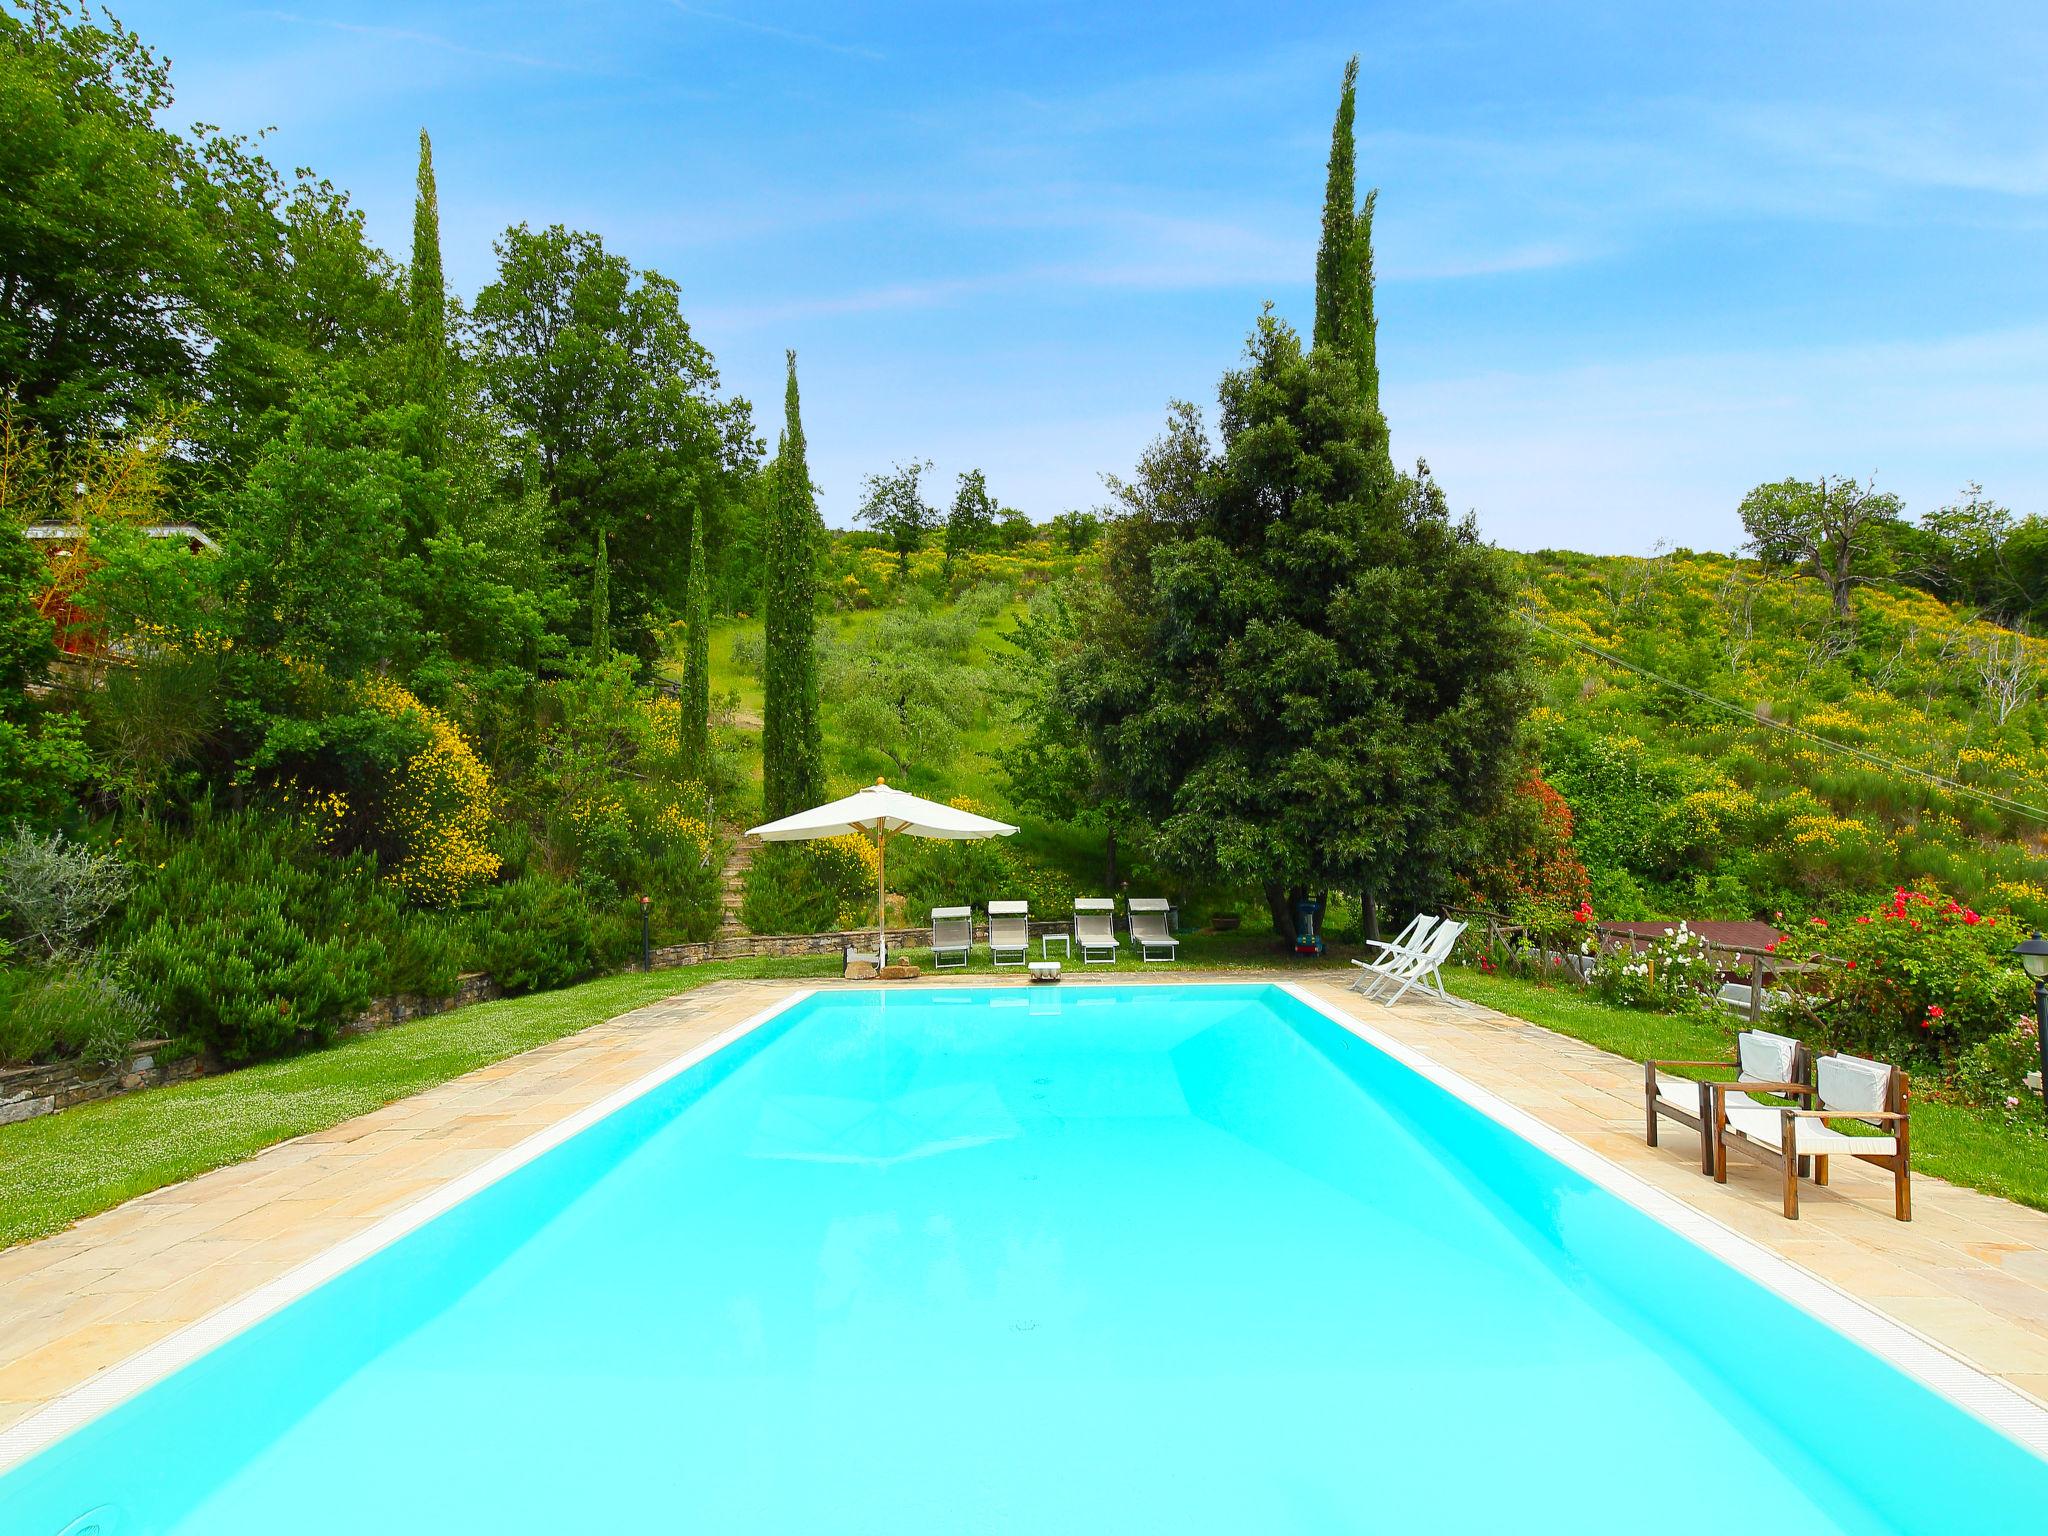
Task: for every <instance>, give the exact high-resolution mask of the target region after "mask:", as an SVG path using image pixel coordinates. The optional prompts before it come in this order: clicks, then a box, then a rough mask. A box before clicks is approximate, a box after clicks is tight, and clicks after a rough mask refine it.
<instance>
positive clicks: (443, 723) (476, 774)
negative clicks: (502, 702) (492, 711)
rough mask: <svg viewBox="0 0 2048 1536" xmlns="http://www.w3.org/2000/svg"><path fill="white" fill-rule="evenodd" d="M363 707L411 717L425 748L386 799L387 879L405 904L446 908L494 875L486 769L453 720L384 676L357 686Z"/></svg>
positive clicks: (490, 798) (415, 755) (395, 716)
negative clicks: (392, 845) (390, 853)
mask: <svg viewBox="0 0 2048 1536" xmlns="http://www.w3.org/2000/svg"><path fill="white" fill-rule="evenodd" d="M361 692H362V697H363V700H364V702H365V703H367V704H368V705H370V707H371V708H373V709H375V710H377V711H378V712H379V713H381V714H384V715H386V716H389V717H391V718H393V719H398V718H402V717H403V718H410V719H411V721H412V722H413V723H414V724H416V725H418V726H419V727H420V728H421V729H423V730H424V731H425V733H426V738H427V739H426V745H425V746H423V747H421V748H420V749H419V750H418V751H417V752H415V753H413V755H412V757H411V758H410V759H409V760H408V761H407V762H406V764H405V767H404V770H403V772H402V773H401V775H400V777H399V780H398V783H397V784H396V785H394V786H393V787H392V790H391V793H390V795H389V797H388V798H387V801H386V814H387V817H388V819H389V822H390V827H389V831H390V832H391V834H392V835H393V837H394V839H395V840H396V841H397V843H398V845H399V847H400V850H401V851H400V855H399V862H398V867H397V869H396V870H395V871H394V872H393V878H394V879H396V880H397V882H398V884H399V886H400V888H401V889H402V890H404V892H405V894H406V897H407V899H408V900H411V901H414V902H417V903H418V904H419V905H421V906H428V907H446V906H453V905H454V904H456V903H457V902H459V901H461V900H462V898H463V897H464V896H466V895H467V894H468V893H469V892H470V891H472V890H473V889H475V888H476V887H477V886H478V885H480V884H482V883H483V882H484V881H487V880H489V879H491V878H492V877H493V876H495V875H496V874H497V873H498V866H499V859H498V856H497V854H496V853H494V852H492V851H491V845H490V833H491V806H492V802H493V799H494V795H493V791H492V786H491V774H490V770H489V769H488V768H486V767H485V766H484V764H483V760H482V759H481V758H479V757H478V756H477V755H476V751H475V749H474V748H473V747H471V746H470V744H469V742H468V740H467V739H466V738H465V737H464V736H463V734H462V732H461V731H460V730H459V729H458V728H457V727H456V724H455V722H454V721H452V720H450V719H449V718H448V717H447V716H446V715H444V714H443V713H441V711H440V710H438V709H430V708H429V707H428V706H426V705H425V704H422V703H421V702H420V701H419V700H418V699H417V698H416V697H414V696H413V694H412V693H411V692H410V691H409V690H407V689H405V688H402V687H400V686H399V685H398V684H397V683H394V682H392V681H391V680H390V679H389V678H381V677H374V678H371V679H369V680H368V681H366V682H364V683H363V684H361Z"/></svg>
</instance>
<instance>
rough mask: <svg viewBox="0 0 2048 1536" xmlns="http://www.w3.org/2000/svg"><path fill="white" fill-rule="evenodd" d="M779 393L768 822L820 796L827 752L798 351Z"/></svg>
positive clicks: (769, 555)
mask: <svg viewBox="0 0 2048 1536" xmlns="http://www.w3.org/2000/svg"><path fill="white" fill-rule="evenodd" d="M788 357H789V382H788V383H787V385H786V386H785V387H784V390H783V406H782V409H783V421H782V440H781V442H780V444H779V445H778V447H777V450H776V454H775V462H774V463H773V464H771V465H770V466H769V468H768V517H767V526H766V527H765V529H764V530H763V540H762V542H763V545H764V548H763V557H764V559H765V562H766V567H767V568H766V570H765V571H764V572H763V573H762V580H761V631H762V635H761V639H762V646H761V648H762V651H763V652H764V657H763V661H764V667H763V676H762V684H763V688H762V692H763V700H762V709H761V809H762V813H763V814H764V815H765V816H767V817H768V819H769V820H771V821H772V820H774V819H775V818H776V817H779V816H787V815H789V814H791V813H792V812H795V811H801V810H804V809H806V808H808V807H810V806H813V805H816V804H817V803H818V802H819V801H820V800H822V799H824V797H825V750H824V743H823V740H822V738H821V735H820V732H819V724H818V668H817V658H816V656H815V655H814V654H813V652H812V643H811V629H812V625H813V622H814V618H813V615H814V610H815V607H816V592H817V557H818V526H819V524H818V507H817V502H816V500H815V499H814V498H813V496H812V494H811V471H810V466H809V464H808V463H807V462H806V461H805V458H804V428H803V420H802V417H801V416H800V414H799V412H798V409H797V390H796V353H794V352H791V353H789V354H788Z"/></svg>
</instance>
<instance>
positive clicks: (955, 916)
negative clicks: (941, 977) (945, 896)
mask: <svg viewBox="0 0 2048 1536" xmlns="http://www.w3.org/2000/svg"><path fill="white" fill-rule="evenodd" d="M973 948H974V908H972V907H933V908H932V969H933V970H935V971H957V970H960V969H961V968H963V967H964V966H965V965H966V964H967V959H968V955H969V953H970V952H971V951H972V950H973Z"/></svg>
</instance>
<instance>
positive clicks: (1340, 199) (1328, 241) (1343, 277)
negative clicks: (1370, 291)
mask: <svg viewBox="0 0 2048 1536" xmlns="http://www.w3.org/2000/svg"><path fill="white" fill-rule="evenodd" d="M1357 116H1358V55H1357V54H1355V53H1354V54H1353V55H1352V56H1351V62H1350V63H1348V64H1346V65H1345V66H1344V94H1343V95H1342V96H1340V97H1338V98H1337V121H1336V124H1335V126H1333V127H1332V128H1331V129H1330V167H1329V170H1328V172H1327V173H1326V176H1325V180H1324V183H1323V238H1322V241H1321V243H1320V244H1318V245H1317V246H1316V328H1315V335H1314V337H1313V341H1314V344H1315V345H1316V346H1319V347H1342V346H1343V345H1344V341H1345V332H1346V330H1347V329H1348V327H1347V325H1346V320H1347V315H1346V309H1347V306H1348V305H1349V304H1350V303H1351V301H1352V299H1353V297H1354V284H1353V280H1352V279H1353V272H1354V266H1353V263H1354V262H1355V261H1356V259H1357V256H1358V216H1357V214H1356V213H1355V212H1354V211H1353V202H1354V199H1355V198H1356V196H1357V188H1358V165H1357V158H1358V151H1357V145H1356V139H1355V136H1354V132H1353V124H1354V122H1355V121H1356V119H1357Z"/></svg>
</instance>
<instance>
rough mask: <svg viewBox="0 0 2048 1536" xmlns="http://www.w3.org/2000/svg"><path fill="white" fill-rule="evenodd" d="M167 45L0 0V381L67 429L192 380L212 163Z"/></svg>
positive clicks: (177, 390)
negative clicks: (205, 194) (197, 207)
mask: <svg viewBox="0 0 2048 1536" xmlns="http://www.w3.org/2000/svg"><path fill="white" fill-rule="evenodd" d="M170 105H171V83H170V70H169V66H168V64H167V63H166V61H165V60H163V59H162V58H161V57H159V56H158V55H157V54H156V53H154V52H153V51H152V50H150V49H149V48H148V47H147V46H146V45H145V44H144V43H143V42H142V41H141V40H140V39H139V38H138V37H136V35H135V34H134V33H132V32H129V31H128V30H126V29H125V28H123V27H121V26H120V25H119V24H118V23H115V22H113V21H111V20H108V21H107V22H106V23H105V24H100V23H97V22H95V21H93V20H92V19H91V16H90V13H89V12H88V11H86V10H84V9H82V8H80V9H74V8H73V7H71V6H68V5H64V4H60V3H57V0H32V3H30V4H29V5H27V6H26V7H25V8H24V9H23V11H22V12H21V14H18V15H17V14H13V13H12V12H6V11H0V395H11V396H13V397H14V398H15V399H16V400H18V401H19V402H20V405H21V408H22V410H23V412H24V413H25V414H26V416H27V418H28V420H29V421H30V422H32V423H33V424H34V425H35V426H37V427H38V428H40V429H41V430H42V431H44V432H45V433H47V434H48V435H49V436H50V438H51V439H52V440H53V441H55V442H57V443H59V444H61V443H63V442H64V441H65V440H66V439H68V438H70V437H73V436H76V435H78V434H81V433H87V432H94V431H98V430H100V429H102V428H104V427H106V426H108V425H110V424H112V423H114V422H116V421H118V420H121V419H124V418H130V417H134V416H137V415H142V414H146V413H147V412H148V411H149V410H150V409H151V408H152V407H153V406H156V405H158V404H161V403H162V402H163V401H164V400H165V399H166V398H167V397H177V396H179V395H182V394H184V393H185V392H187V391H188V390H189V388H190V385H191V380H192V379H193V377H194V376H195V375H196V373H197V372H198V369H199V366H200V362H201V358H202V355H203V351H204V345H205V332H204V325H203V321H202V299H203V293H204V289H205V286H206V274H205V268H206V266H207V264H208V261H209V252H208V249H207V246H206V242H205V241H204V239H203V238H202V236H201V230H200V226H199V222H198V220H197V219H196V218H195V217H194V214H193V203H194V201H195V196H196V194H197V193H198V190H199V189H200V188H201V187H202V186H203V182H204V178H203V176H202V175H201V174H200V173H199V169H198V166H197V164H196V162H195V158H194V156H193V154H192V152H191V150H190V148H189V147H188V146H187V145H186V144H185V143H184V141H182V140H181V139H179V138H178V137H177V135H175V134H173V133H171V132H169V131H168V130H166V129H164V128H162V127H160V126H159V120H160V119H161V117H162V115H163V114H164V113H165V112H166V111H167V110H168V109H169V108H170Z"/></svg>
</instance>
